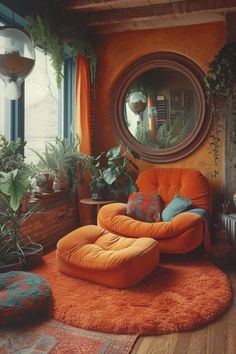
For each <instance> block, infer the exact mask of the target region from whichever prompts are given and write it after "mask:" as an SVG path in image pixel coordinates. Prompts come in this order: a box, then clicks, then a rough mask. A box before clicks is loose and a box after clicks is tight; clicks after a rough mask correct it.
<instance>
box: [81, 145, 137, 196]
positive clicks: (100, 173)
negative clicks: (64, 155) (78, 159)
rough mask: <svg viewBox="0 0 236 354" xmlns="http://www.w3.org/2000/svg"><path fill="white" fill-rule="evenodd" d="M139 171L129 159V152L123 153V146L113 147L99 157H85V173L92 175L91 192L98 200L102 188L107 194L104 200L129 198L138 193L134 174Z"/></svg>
mask: <svg viewBox="0 0 236 354" xmlns="http://www.w3.org/2000/svg"><path fill="white" fill-rule="evenodd" d="M136 157H137V156H136ZM137 170H138V168H137V166H136V165H135V164H134V163H133V161H132V160H130V159H129V158H128V151H127V150H126V151H122V149H121V146H117V147H113V148H111V149H109V150H108V151H107V152H103V153H101V154H100V155H98V156H89V155H86V156H85V157H84V171H85V172H86V171H89V173H90V176H91V179H92V181H91V190H92V193H94V194H95V195H97V198H99V195H98V194H99V193H98V192H99V190H100V189H101V186H103V188H102V189H103V192H105V195H103V196H102V198H103V199H104V197H108V198H115V199H119V198H127V197H128V195H129V194H131V193H133V192H135V191H136V186H135V178H134V172H135V171H137Z"/></svg>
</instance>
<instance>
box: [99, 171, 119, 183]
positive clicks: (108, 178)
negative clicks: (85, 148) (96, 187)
mask: <svg viewBox="0 0 236 354" xmlns="http://www.w3.org/2000/svg"><path fill="white" fill-rule="evenodd" d="M102 176H103V179H104V181H105V182H106V183H107V184H109V185H111V184H112V183H114V182H115V181H116V180H117V178H118V177H119V176H120V170H119V168H118V167H115V168H110V167H108V168H107V169H105V170H104V171H103V173H102Z"/></svg>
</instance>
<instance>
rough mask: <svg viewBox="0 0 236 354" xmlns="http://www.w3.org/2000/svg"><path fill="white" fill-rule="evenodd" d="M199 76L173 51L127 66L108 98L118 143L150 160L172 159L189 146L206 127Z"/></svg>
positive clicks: (194, 144)
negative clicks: (118, 138) (120, 142)
mask: <svg viewBox="0 0 236 354" xmlns="http://www.w3.org/2000/svg"><path fill="white" fill-rule="evenodd" d="M203 77H204V73H203V72H202V70H201V69H200V68H199V67H198V66H197V65H196V64H195V63H194V62H192V61H191V60H189V59H188V58H186V57H184V56H182V55H179V54H175V53H168V52H161V53H154V54H150V55H147V56H144V57H142V58H140V59H138V60H137V61H136V62H134V63H132V64H131V65H130V66H128V67H127V68H126V69H125V70H124V71H123V72H122V73H121V75H120V77H119V78H118V80H117V82H116V83H115V86H114V89H113V94H112V101H111V111H112V112H111V113H112V117H113V123H114V126H115V129H116V131H117V133H118V135H119V137H120V138H121V140H122V141H123V143H124V144H126V145H127V146H128V147H129V148H130V149H131V150H133V151H135V152H137V153H138V154H139V155H140V156H141V157H142V158H143V159H144V160H147V161H150V162H171V161H176V160H179V159H181V158H183V157H184V156H187V155H188V154H190V153H191V152H192V151H193V150H195V149H196V148H197V147H198V146H199V144H200V143H201V142H202V140H203V139H204V138H205V136H206V134H207V132H208V130H209V127H210V117H209V115H208V114H207V110H206V100H205V95H204V81H203Z"/></svg>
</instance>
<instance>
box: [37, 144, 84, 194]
mask: <svg viewBox="0 0 236 354" xmlns="http://www.w3.org/2000/svg"><path fill="white" fill-rule="evenodd" d="M32 151H33V152H34V153H35V154H36V155H37V156H38V158H39V162H38V166H37V168H38V171H45V170H46V171H48V173H49V174H50V175H52V176H53V178H54V183H53V189H54V190H65V189H68V188H69V187H73V188H74V189H75V188H76V186H77V172H78V169H79V168H80V167H79V166H80V163H79V161H80V159H81V156H82V155H81V154H80V153H79V140H78V139H75V140H74V141H73V142H72V143H69V141H68V140H66V139H61V138H59V137H57V138H56V139H55V142H54V143H46V144H45V150H44V152H43V153H39V152H38V151H35V150H32ZM37 180H38V181H37ZM36 183H37V185H38V186H39V184H40V183H41V185H42V184H43V179H42V176H41V177H40V176H39V175H36Z"/></svg>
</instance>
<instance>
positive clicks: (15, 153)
mask: <svg viewBox="0 0 236 354" xmlns="http://www.w3.org/2000/svg"><path fill="white" fill-rule="evenodd" d="M25 145H26V142H24V141H22V140H21V139H20V138H17V139H16V140H14V141H8V140H7V139H6V137H5V136H4V135H0V171H3V172H10V171H13V170H15V169H18V170H20V171H22V170H28V169H29V168H30V166H29V165H28V164H26V163H25V161H24V158H23V156H22V151H23V148H24V146H25Z"/></svg>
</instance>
